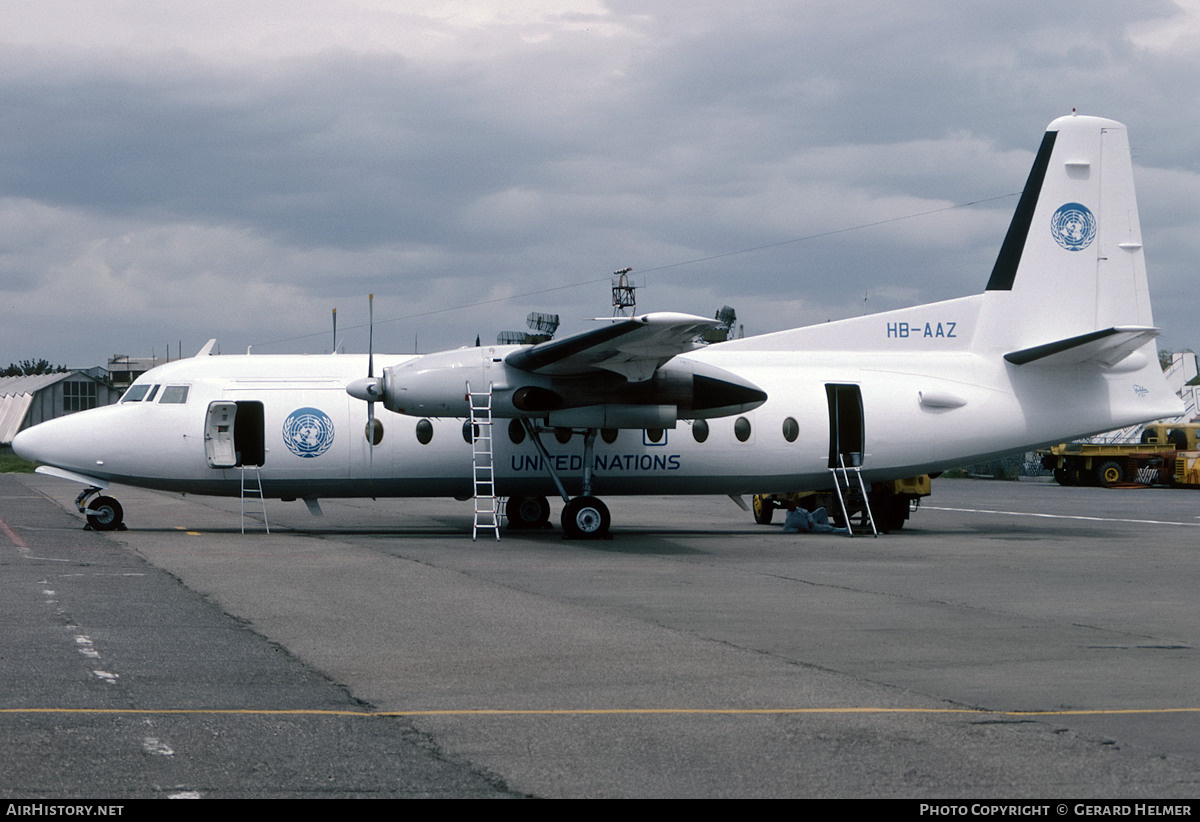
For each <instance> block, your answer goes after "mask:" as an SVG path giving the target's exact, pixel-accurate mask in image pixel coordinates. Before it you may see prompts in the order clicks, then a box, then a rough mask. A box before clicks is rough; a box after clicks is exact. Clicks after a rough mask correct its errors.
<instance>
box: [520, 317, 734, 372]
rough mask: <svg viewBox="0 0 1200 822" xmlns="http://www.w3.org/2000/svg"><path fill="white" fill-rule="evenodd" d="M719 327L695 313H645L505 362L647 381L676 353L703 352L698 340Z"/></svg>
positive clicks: (523, 352) (523, 351) (527, 350)
mask: <svg viewBox="0 0 1200 822" xmlns="http://www.w3.org/2000/svg"><path fill="white" fill-rule="evenodd" d="M718 325H720V323H719V322H717V321H716V320H709V319H706V318H704V317H696V316H693V315H691V314H677V313H671V312H657V313H653V314H645V315H643V316H641V317H630V318H628V319H620V320H618V321H615V322H613V323H612V325H608V326H603V327H601V328H596V329H593V330H591V331H584V332H582V333H580V334H574V335H572V336H570V337H564V338H563V339H561V340H551V341H549V342H544V343H539V344H538V345H535V346H532V347H531V348H523V349H521V350H520V351H514V352H513V353H512V354H509V355H508V357H506V358H505V362H506V363H507V364H508V365H510V366H512V367H513V368H519V369H520V370H522V371H528V372H530V373H533V374H546V375H549V376H556V377H564V376H582V375H586V374H588V373H591V372H595V371H598V370H602V371H612V372H613V373H616V374H620V375H621V376H623V377H625V378H626V379H627V380H629V381H630V382H645V381H646V380H648V379H650V378H651V377H653V376H654V372H655V371H656V370H657V369H658V368H659V366H661V365H662V364H663V363H665V362H666V361H667V360H669V359H671V358H672V357H674V356H675V355H676V354H682V353H684V352H685V351H692V350H693V349H696V348H699V347H700V343H698V342H697V338H698V337H699V336H700V335H701V334H703V333H704V332H705V331H707V330H708V329H710V328H714V327H716V326H718Z"/></svg>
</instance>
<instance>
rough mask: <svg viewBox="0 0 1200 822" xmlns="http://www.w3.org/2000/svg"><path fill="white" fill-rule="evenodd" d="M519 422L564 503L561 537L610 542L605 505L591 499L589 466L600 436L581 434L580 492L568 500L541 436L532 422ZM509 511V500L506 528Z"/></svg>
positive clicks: (589, 432)
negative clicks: (581, 477)
mask: <svg viewBox="0 0 1200 822" xmlns="http://www.w3.org/2000/svg"><path fill="white" fill-rule="evenodd" d="M521 423H522V425H524V426H525V431H526V433H527V434H529V438H530V439H531V440H532V441H533V444H534V446H535V447H536V448H537V450H538V453H540V454H541V455H542V462H543V463H544V464H545V465H546V467H547V470H549V472H550V478H551V479H553V480H554V484H555V486H557V488H558V493H559V494H561V495H562V498H563V502H565V503H566V506H565V507H564V508H563V512H562V520H561V521H562V527H563V536H564V537H565V538H566V539H611V538H612V537H611V534H609V532H608V527H609V526H610V525H611V524H612V516H611V515H610V514H609V513H608V506H607V505H605V504H604V503H603V502H601V501H600V500H598V499H597V498H596V497H593V496H592V465H593V464H594V463H595V459H596V435H597V434H599V433H600V432H599V430H598V429H596V428H588V429H587V430H585V431H584V433H583V488H582V491H583V493H581V494H580V495H579V496H577V497H575V499H571V498H570V497H569V496H568V495H567V491H566V489H565V488H564V487H563V484H562V481H561V480H560V479H559V478H558V474H557V472H555V470H554V461H553V460H551V459H550V454H549V453H548V452H547V451H546V446H544V445H543V444H542V440H541V437H540V436H539V434H538V431H537V430H536V429H535V428H534V427H533V423H532V422H530V420H529V419H528V418H523V419H522V420H521ZM511 510H512V500H509V509H507V512H508V516H509V524H510V525H511V524H512V522H513V519H512V513H511Z"/></svg>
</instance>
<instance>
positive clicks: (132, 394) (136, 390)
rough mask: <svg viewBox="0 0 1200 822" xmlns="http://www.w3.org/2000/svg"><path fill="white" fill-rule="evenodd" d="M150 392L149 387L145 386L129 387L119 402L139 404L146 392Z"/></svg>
mask: <svg viewBox="0 0 1200 822" xmlns="http://www.w3.org/2000/svg"><path fill="white" fill-rule="evenodd" d="M149 390H150V386H148V385H146V384H144V383H143V384H142V385H131V386H129V390H128V391H126V392H125V396H123V397H121V402H141V401H142V400H143V399H145V397H146V392H147V391H149Z"/></svg>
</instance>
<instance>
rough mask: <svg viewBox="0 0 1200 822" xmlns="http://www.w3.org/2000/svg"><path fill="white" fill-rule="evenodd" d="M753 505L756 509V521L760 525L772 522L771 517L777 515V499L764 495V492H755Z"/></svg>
mask: <svg viewBox="0 0 1200 822" xmlns="http://www.w3.org/2000/svg"><path fill="white" fill-rule="evenodd" d="M751 507H752V508H753V509H754V521H755V522H757V523H758V524H759V525H770V524H771V518H772V517H774V516H775V507H776V506H775V500H773V499H771V498H770V497H764V496H763V495H762V494H755V495H754V502H753V504H752V506H751Z"/></svg>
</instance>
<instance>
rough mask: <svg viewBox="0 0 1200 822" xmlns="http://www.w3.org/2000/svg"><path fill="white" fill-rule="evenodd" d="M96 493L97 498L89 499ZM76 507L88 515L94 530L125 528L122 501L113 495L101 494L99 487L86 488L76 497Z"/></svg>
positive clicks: (89, 525) (89, 524)
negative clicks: (118, 500)
mask: <svg viewBox="0 0 1200 822" xmlns="http://www.w3.org/2000/svg"><path fill="white" fill-rule="evenodd" d="M94 495H95V498H94V499H90V501H89V498H91V497H93V496H94ZM75 507H76V508H77V509H78V510H79V513H81V514H83V515H84V516H85V517H87V522H88V527H89V528H91V529H92V530H93V531H124V530H125V511H124V510H123V509H122V508H121V503H119V502H117V501H116V500H115V499H113V498H112V497H106V496H103V495H101V494H100V489H99V488H96V487H90V488H85V489H84V490H83V492H82V493H80V495H79V496H78V497H76V498H75Z"/></svg>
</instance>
